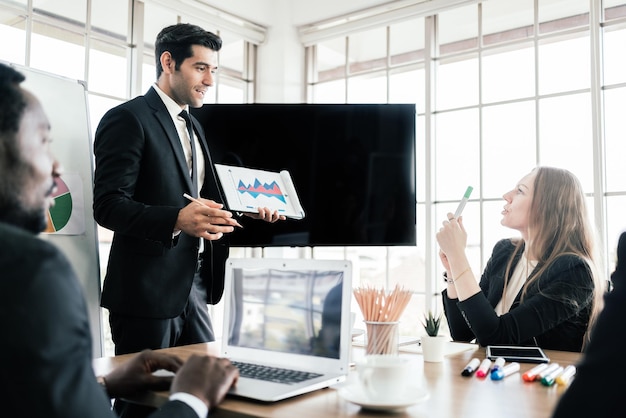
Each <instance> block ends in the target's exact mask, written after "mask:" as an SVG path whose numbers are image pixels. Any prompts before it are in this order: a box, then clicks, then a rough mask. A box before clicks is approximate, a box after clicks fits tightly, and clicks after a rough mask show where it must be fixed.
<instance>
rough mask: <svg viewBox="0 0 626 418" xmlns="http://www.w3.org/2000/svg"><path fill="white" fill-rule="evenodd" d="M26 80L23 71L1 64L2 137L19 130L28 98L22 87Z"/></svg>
mask: <svg viewBox="0 0 626 418" xmlns="http://www.w3.org/2000/svg"><path fill="white" fill-rule="evenodd" d="M24 80H25V77H24V75H23V74H22V73H20V72H19V71H17V70H15V69H14V68H13V67H9V66H8V65H5V64H0V137H5V136H6V135H7V134H15V133H16V132H17V131H18V130H19V126H20V120H21V119H22V113H23V112H24V109H25V108H26V99H25V97H24V95H23V94H22V91H21V89H20V83H21V82H22V81H24Z"/></svg>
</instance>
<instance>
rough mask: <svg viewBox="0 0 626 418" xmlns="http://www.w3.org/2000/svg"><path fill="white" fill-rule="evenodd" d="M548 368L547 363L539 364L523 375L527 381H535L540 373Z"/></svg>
mask: <svg viewBox="0 0 626 418" xmlns="http://www.w3.org/2000/svg"><path fill="white" fill-rule="evenodd" d="M547 368H548V365H547V364H546V363H542V364H539V365H537V366H535V367H533V368H532V369H530V370H529V371H527V372H526V373H524V374H523V375H522V379H524V381H525V382H534V381H535V380H537V378H538V377H539V373H541V372H543V371H544V370H545V369H547Z"/></svg>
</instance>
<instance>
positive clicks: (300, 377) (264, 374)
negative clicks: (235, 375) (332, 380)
mask: <svg viewBox="0 0 626 418" xmlns="http://www.w3.org/2000/svg"><path fill="white" fill-rule="evenodd" d="M232 363H233V364H234V365H235V367H237V368H238V369H239V375H240V376H241V377H249V378H251V379H258V380H265V381H268V382H275V383H285V384H294V383H300V382H304V381H305V380H309V379H314V378H316V377H319V376H321V374H318V373H309V372H302V371H299V370H289V369H281V368H279V367H270V366H262V365H260V364H251V363H243V362H240V361H233V362H232Z"/></svg>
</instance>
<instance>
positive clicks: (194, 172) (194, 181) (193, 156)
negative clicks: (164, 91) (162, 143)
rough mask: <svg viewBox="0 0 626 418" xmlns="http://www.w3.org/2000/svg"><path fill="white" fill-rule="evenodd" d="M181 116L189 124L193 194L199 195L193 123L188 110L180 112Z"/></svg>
mask: <svg viewBox="0 0 626 418" xmlns="http://www.w3.org/2000/svg"><path fill="white" fill-rule="evenodd" d="M179 116H180V117H182V118H183V119H185V123H186V124H187V133H189V141H190V143H191V183H192V184H193V188H192V189H191V194H192V196H194V197H198V178H197V177H198V173H197V171H198V170H196V167H197V165H196V141H195V140H194V139H193V125H192V124H191V117H190V116H189V113H187V111H186V110H183V111H182V112H180V113H179Z"/></svg>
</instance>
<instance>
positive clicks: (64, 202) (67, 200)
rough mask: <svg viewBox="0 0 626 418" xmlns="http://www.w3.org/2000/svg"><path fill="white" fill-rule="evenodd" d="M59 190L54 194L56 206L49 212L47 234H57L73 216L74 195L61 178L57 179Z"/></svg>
mask: <svg viewBox="0 0 626 418" xmlns="http://www.w3.org/2000/svg"><path fill="white" fill-rule="evenodd" d="M55 182H56V185H57V189H56V191H55V192H54V193H53V194H52V197H53V199H54V206H52V207H51V208H50V209H49V210H48V226H47V228H46V232H57V231H59V230H61V229H63V227H65V225H67V223H68V222H69V220H70V217H71V216H72V195H71V194H70V189H69V187H67V184H65V182H64V181H63V180H61V178H60V177H57V178H56V179H55Z"/></svg>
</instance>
